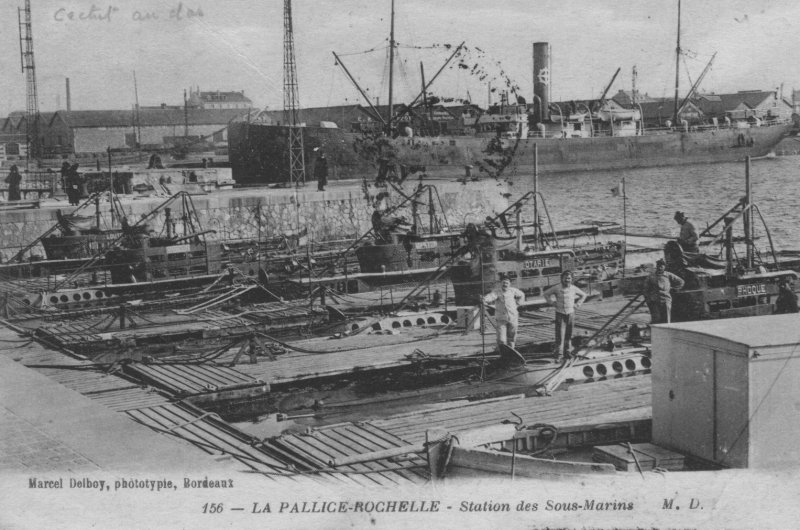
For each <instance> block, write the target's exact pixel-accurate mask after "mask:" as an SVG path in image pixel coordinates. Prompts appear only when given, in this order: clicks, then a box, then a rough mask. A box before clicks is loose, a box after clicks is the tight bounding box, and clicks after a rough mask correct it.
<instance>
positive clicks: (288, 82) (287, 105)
mask: <svg viewBox="0 0 800 530" xmlns="http://www.w3.org/2000/svg"><path fill="white" fill-rule="evenodd" d="M283 121H284V123H285V124H286V126H287V128H288V130H289V179H290V180H289V182H290V183H291V184H292V185H294V186H303V185H305V182H306V164H305V156H304V152H303V130H302V128H301V127H300V97H299V95H298V91H297V65H296V63H295V60H294V31H293V30H292V2H291V0H284V1H283Z"/></svg>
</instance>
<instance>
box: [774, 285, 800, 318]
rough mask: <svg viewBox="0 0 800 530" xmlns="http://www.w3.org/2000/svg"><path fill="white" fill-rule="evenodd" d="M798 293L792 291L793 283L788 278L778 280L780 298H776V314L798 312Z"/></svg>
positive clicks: (799, 310)
mask: <svg viewBox="0 0 800 530" xmlns="http://www.w3.org/2000/svg"><path fill="white" fill-rule="evenodd" d="M798 312H800V309H798V307H797V295H796V294H795V292H794V291H792V284H791V283H790V282H789V279H788V278H782V279H781V280H780V281H779V282H778V298H777V299H776V300H775V314H776V315H778V314H784V313H798Z"/></svg>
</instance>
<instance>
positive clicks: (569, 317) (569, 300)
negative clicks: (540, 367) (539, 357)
mask: <svg viewBox="0 0 800 530" xmlns="http://www.w3.org/2000/svg"><path fill="white" fill-rule="evenodd" d="M544 299H545V301H547V303H548V304H550V305H553V306H555V308H556V341H555V350H556V351H555V355H556V360H561V355H562V346H563V355H564V356H569V343H570V340H571V339H572V326H573V324H574V323H575V309H577V308H579V307H580V306H581V304H583V302H584V300H586V293H584V292H583V291H581V290H580V289H579V288H578V287H576V286H575V285H573V284H572V273H571V272H570V271H564V272H562V273H561V283H558V284H556V285H554V286H552V287H550V288H549V289H548V290H546V291H545V292H544Z"/></svg>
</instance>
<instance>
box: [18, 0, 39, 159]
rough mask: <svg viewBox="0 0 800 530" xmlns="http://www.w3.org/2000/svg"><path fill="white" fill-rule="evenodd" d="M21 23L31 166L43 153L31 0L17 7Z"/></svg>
mask: <svg viewBox="0 0 800 530" xmlns="http://www.w3.org/2000/svg"><path fill="white" fill-rule="evenodd" d="M17 20H18V23H19V52H20V65H21V67H22V73H23V74H25V89H26V102H25V119H26V121H25V136H26V144H27V146H26V148H27V156H26V166H28V167H29V166H30V160H31V157H32V158H33V159H34V160H38V159H39V158H40V157H41V155H42V149H41V140H40V138H39V97H38V95H37V93H36V65H35V63H34V60H33V30H32V27H31V26H32V25H31V2H30V0H25V8H24V9H23V8H17Z"/></svg>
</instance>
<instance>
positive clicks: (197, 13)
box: [53, 2, 204, 24]
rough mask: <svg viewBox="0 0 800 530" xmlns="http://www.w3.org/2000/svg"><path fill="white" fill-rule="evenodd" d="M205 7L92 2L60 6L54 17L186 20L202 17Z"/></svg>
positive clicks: (68, 20)
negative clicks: (151, 7)
mask: <svg viewBox="0 0 800 530" xmlns="http://www.w3.org/2000/svg"><path fill="white" fill-rule="evenodd" d="M203 16H204V15H203V9H202V8H201V7H197V6H195V7H188V6H186V5H185V4H184V3H183V2H178V3H177V4H175V5H174V6H173V7H171V8H164V9H163V10H158V11H146V10H137V9H132V8H130V7H126V8H124V10H123V8H120V7H117V6H115V5H99V6H98V5H96V4H92V6H91V7H90V8H89V9H79V10H74V9H70V8H67V7H60V8H58V9H56V10H55V11H54V12H53V19H54V20H55V21H56V22H63V23H65V24H68V23H76V22H78V23H80V22H106V23H108V22H115V21H118V20H130V21H133V22H150V21H156V20H166V21H176V22H179V21H184V20H192V19H199V18H202V17H203Z"/></svg>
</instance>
